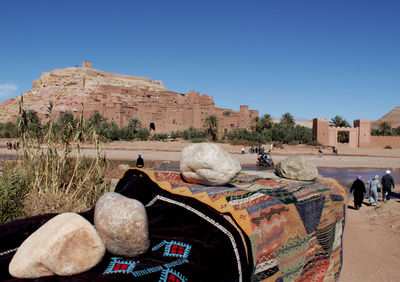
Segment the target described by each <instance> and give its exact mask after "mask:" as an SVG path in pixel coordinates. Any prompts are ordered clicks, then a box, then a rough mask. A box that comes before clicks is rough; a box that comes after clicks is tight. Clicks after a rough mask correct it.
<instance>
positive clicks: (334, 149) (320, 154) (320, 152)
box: [318, 147, 338, 158]
mask: <svg viewBox="0 0 400 282" xmlns="http://www.w3.org/2000/svg"><path fill="white" fill-rule="evenodd" d="M318 153H319V157H320V158H322V153H323V151H322V148H319V149H318ZM332 154H333V155H334V156H337V155H338V149H337V148H336V147H332Z"/></svg>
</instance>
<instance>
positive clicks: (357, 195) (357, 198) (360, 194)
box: [350, 175, 366, 210]
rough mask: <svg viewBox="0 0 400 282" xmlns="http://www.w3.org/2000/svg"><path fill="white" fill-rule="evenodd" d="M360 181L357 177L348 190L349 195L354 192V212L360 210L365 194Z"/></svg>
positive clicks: (359, 177) (363, 186)
mask: <svg viewBox="0 0 400 282" xmlns="http://www.w3.org/2000/svg"><path fill="white" fill-rule="evenodd" d="M361 179H362V178H361V176H360V175H359V176H357V179H356V180H354V182H353V184H352V185H351V188H350V193H351V192H353V191H354V195H353V196H354V207H355V209H356V210H358V209H360V208H361V205H362V202H363V199H364V193H365V192H366V190H365V185H364V182H362V180H361Z"/></svg>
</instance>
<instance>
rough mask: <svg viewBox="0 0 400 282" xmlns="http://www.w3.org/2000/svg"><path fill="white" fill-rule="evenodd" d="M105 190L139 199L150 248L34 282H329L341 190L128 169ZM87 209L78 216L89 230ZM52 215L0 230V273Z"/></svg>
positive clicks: (338, 259)
mask: <svg viewBox="0 0 400 282" xmlns="http://www.w3.org/2000/svg"><path fill="white" fill-rule="evenodd" d="M115 192H118V193H121V194H122V195H124V196H126V197H130V198H135V199H137V200H139V201H141V202H142V203H143V204H144V205H145V206H146V212H147V214H148V218H149V234H150V242H151V246H150V249H149V251H148V252H146V253H145V254H143V255H141V256H139V257H135V258H125V257H117V256H115V255H113V254H111V253H108V252H107V253H106V255H105V256H104V258H103V260H102V261H101V262H100V263H99V264H98V265H97V266H96V267H94V268H93V269H91V270H90V271H87V272H84V273H81V274H77V275H74V276H68V277H61V276H51V277H43V278H40V279H36V280H37V281H110V280H115V281H131V280H134V281H262V280H268V281H310V280H312V281H323V280H338V278H339V275H340V270H341V267H342V234H343V229H344V222H345V221H344V220H345V203H346V199H345V197H346V192H345V190H344V189H343V188H342V187H340V185H339V184H338V183H337V182H335V181H333V180H328V179H324V178H321V179H318V180H317V181H314V182H301V181H291V180H285V179H281V178H277V177H265V176H264V177H262V176H258V175H249V174H245V173H240V174H239V175H238V176H237V177H235V178H234V179H233V180H232V181H231V182H230V183H229V184H228V185H225V186H219V187H209V186H203V185H196V184H190V183H187V182H185V181H184V180H183V179H182V178H181V176H180V174H179V173H176V172H154V171H146V170H141V169H129V170H127V171H126V172H125V173H124V175H123V177H122V178H121V179H120V181H119V182H118V184H117V186H116V188H115ZM93 212H94V210H93V209H92V210H89V211H87V212H84V213H81V215H82V216H84V217H85V218H86V219H87V220H89V221H90V222H92V223H93ZM54 216H55V214H50V215H40V216H36V217H32V218H26V219H23V220H19V221H15V222H12V223H9V224H5V225H0V276H1V277H2V280H4V281H15V280H17V279H14V278H13V277H11V276H10V275H9V274H8V264H9V262H10V260H11V259H12V257H13V255H14V253H15V251H16V249H17V248H18V247H19V246H20V244H21V243H22V242H23V241H24V240H25V239H26V238H27V237H28V236H29V235H30V234H32V232H34V231H35V230H37V229H38V228H39V227H40V226H41V225H43V224H44V223H45V222H47V221H48V220H49V219H51V218H52V217H54Z"/></svg>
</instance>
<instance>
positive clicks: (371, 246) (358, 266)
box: [339, 188, 400, 282]
mask: <svg viewBox="0 0 400 282" xmlns="http://www.w3.org/2000/svg"><path fill="white" fill-rule="evenodd" d="M397 190H398V188H397ZM364 202H367V201H364ZM349 205H350V206H349V207H348V208H347V217H346V220H347V222H346V226H345V229H344V238H343V240H344V241H343V268H342V273H341V275H340V280H339V281H343V282H357V281H360V282H361V281H362V282H364V281H400V241H399V239H400V200H399V199H398V198H396V199H392V200H390V201H389V202H387V203H383V202H381V203H379V205H378V207H376V208H375V207H372V206H365V205H363V207H362V208H361V209H360V210H355V209H353V208H352V207H353V206H352V205H353V202H352V199H351V200H350V202H349Z"/></svg>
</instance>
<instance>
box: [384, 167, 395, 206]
mask: <svg viewBox="0 0 400 282" xmlns="http://www.w3.org/2000/svg"><path fill="white" fill-rule="evenodd" d="M390 173H391V171H390V170H386V174H385V175H384V176H382V180H381V184H382V200H383V201H385V202H386V201H389V200H390V196H391V194H392V187H393V189H394V180H393V177H392V176H391V175H390ZM386 193H387V196H386V199H385V194H386Z"/></svg>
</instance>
